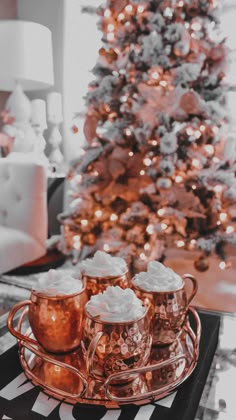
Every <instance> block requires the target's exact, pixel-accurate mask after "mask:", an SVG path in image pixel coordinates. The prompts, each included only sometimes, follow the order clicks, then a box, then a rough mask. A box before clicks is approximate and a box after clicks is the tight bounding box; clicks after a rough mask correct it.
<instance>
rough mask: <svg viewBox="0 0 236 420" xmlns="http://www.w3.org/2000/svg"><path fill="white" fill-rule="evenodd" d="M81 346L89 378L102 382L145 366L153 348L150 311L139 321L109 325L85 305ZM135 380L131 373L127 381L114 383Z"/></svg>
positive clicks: (138, 319) (125, 378)
mask: <svg viewBox="0 0 236 420" xmlns="http://www.w3.org/2000/svg"><path fill="white" fill-rule="evenodd" d="M81 346H82V349H83V352H84V356H85V360H86V366H87V372H88V374H89V375H90V376H91V377H93V378H95V379H98V380H101V381H105V380H106V378H107V377H109V376H110V375H112V374H117V373H120V372H124V373H125V371H127V370H129V369H132V368H139V367H142V366H145V365H146V363H147V361H148V358H149V355H150V352H151V346H152V336H151V334H150V317H149V312H148V308H146V310H145V312H144V314H143V315H142V316H141V317H139V318H137V319H135V320H132V321H123V322H114V321H113V322H109V321H102V320H100V319H98V317H96V316H92V315H90V314H89V312H88V311H87V309H86V305H85V317H84V328H83V336H82V341H81ZM136 376H137V375H136ZM133 379H134V375H133V376H132V374H131V373H130V374H129V372H127V375H125V377H123V378H121V379H117V380H115V379H114V381H113V382H112V383H124V382H129V381H130V380H133Z"/></svg>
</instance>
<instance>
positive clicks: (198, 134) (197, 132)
mask: <svg viewBox="0 0 236 420" xmlns="http://www.w3.org/2000/svg"><path fill="white" fill-rule="evenodd" d="M194 136H195V138H196V139H197V140H198V139H200V137H201V136H202V133H201V131H199V130H196V131H195V133H194Z"/></svg>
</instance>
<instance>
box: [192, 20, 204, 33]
mask: <svg viewBox="0 0 236 420" xmlns="http://www.w3.org/2000/svg"><path fill="white" fill-rule="evenodd" d="M191 29H193V30H194V31H200V30H201V29H202V25H201V23H200V22H193V23H192V25H191Z"/></svg>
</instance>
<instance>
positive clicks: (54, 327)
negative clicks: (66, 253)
mask: <svg viewBox="0 0 236 420" xmlns="http://www.w3.org/2000/svg"><path fill="white" fill-rule="evenodd" d="M87 301H88V296H87V291H86V288H85V287H83V288H82V290H81V291H80V292H76V293H73V294H66V295H57V296H47V295H46V294H44V293H42V292H36V291H35V290H32V291H31V296H30V300H25V301H22V302H19V303H17V304H16V305H15V306H13V308H12V309H11V311H10V313H9V315H8V320H7V324H8V329H9V331H10V332H11V334H12V335H14V336H15V337H16V338H17V339H18V340H23V341H25V342H30V343H31V344H40V346H41V347H42V348H43V349H44V350H45V351H47V352H49V353H66V352H69V351H72V350H74V349H75V348H77V347H78V346H79V345H80V341H81V335H82V322H83V314H84V306H85V304H86V302H87ZM22 308H25V309H26V310H28V319H29V324H30V326H31V329H32V333H33V335H34V337H35V338H36V340H37V341H36V340H34V339H33V338H30V337H27V336H25V335H24V334H21V333H20V332H18V331H17V330H15V328H14V326H13V321H14V316H15V314H16V312H17V311H18V310H20V309H22Z"/></svg>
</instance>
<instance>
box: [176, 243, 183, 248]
mask: <svg viewBox="0 0 236 420" xmlns="http://www.w3.org/2000/svg"><path fill="white" fill-rule="evenodd" d="M176 245H177V247H178V248H182V247H183V246H184V245H185V242H184V241H177V242H176Z"/></svg>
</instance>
